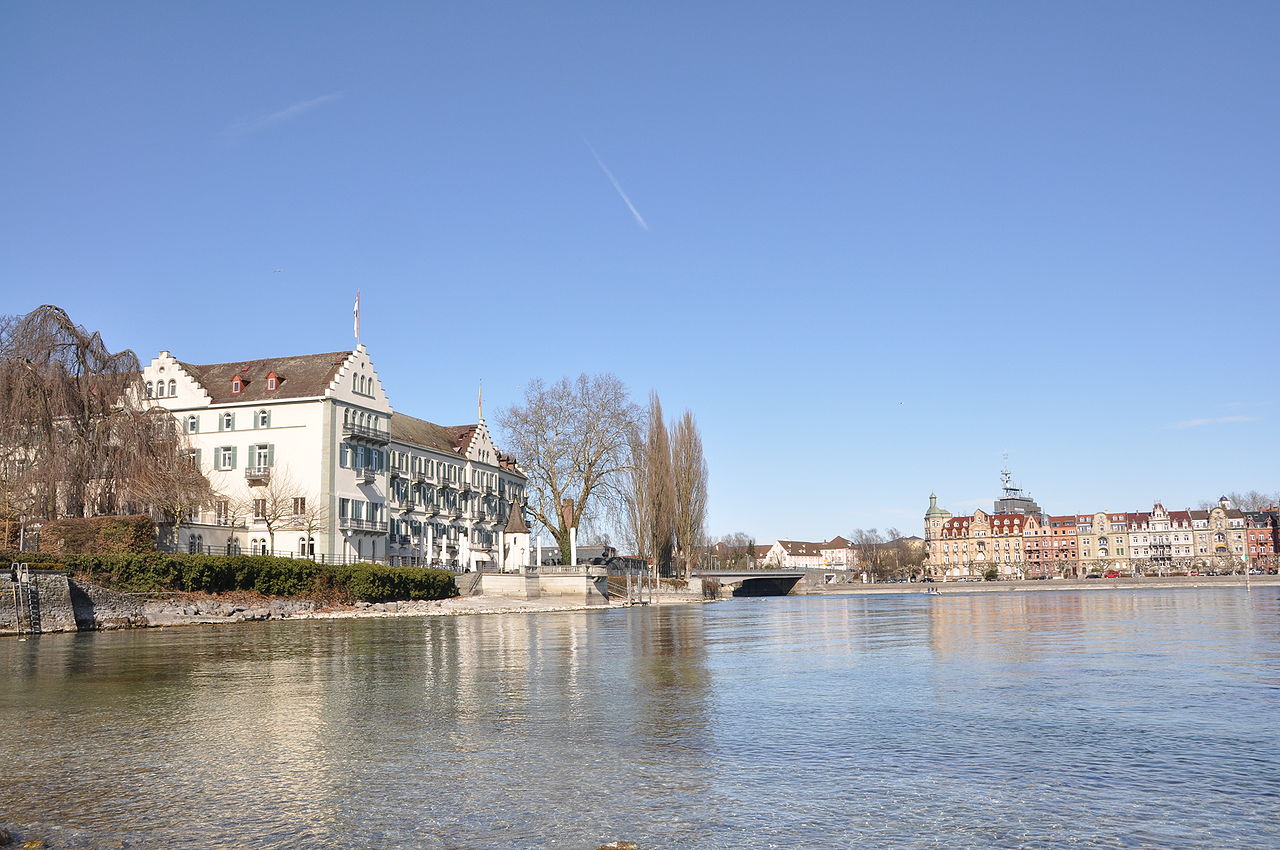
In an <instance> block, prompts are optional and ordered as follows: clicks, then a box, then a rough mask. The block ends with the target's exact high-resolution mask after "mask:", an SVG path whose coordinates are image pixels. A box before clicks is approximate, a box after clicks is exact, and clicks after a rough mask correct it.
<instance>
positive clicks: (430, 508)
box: [142, 345, 525, 569]
mask: <svg viewBox="0 0 1280 850" xmlns="http://www.w3.org/2000/svg"><path fill="white" fill-rule="evenodd" d="M142 380H143V385H144V386H145V387H146V392H147V393H148V394H149V395H150V397H151V403H152V404H153V405H158V406H161V407H164V408H166V409H168V410H169V411H170V412H171V413H172V414H173V416H174V418H175V420H176V421H177V424H178V427H179V428H180V429H181V430H182V431H183V433H184V434H185V435H186V438H187V440H188V442H189V446H190V449H191V451H192V452H193V454H194V459H195V462H197V463H198V464H199V466H200V469H201V470H202V471H203V472H204V473H205V474H206V475H207V476H208V477H209V480H210V482H211V483H212V485H213V487H214V489H215V490H216V491H217V492H218V493H219V498H218V500H217V502H216V503H215V504H214V505H213V506H212V508H211V509H210V510H208V511H205V512H203V513H202V515H201V516H199V517H195V518H193V520H194V521H193V522H191V523H189V524H185V525H184V526H183V527H182V529H181V530H180V539H179V540H178V541H177V543H178V545H179V546H181V547H182V548H185V549H187V550H188V551H213V552H234V551H242V552H263V551H267V550H268V549H271V550H273V551H275V552H276V553H278V554H286V553H287V554H295V555H305V556H314V557H316V558H318V559H323V560H326V561H355V560H373V561H380V562H387V563H391V564H395V565H432V564H435V565H445V566H453V567H456V568H458V569H470V568H475V567H480V566H485V565H493V566H498V565H500V562H501V561H502V558H503V553H502V547H501V546H500V545H498V540H499V538H500V537H501V529H502V527H503V525H504V524H505V521H506V519H507V516H508V513H509V512H510V510H511V508H512V505H513V504H514V505H521V504H523V501H524V492H525V479H524V476H523V475H522V474H521V473H520V471H519V469H518V468H517V467H516V465H515V463H514V461H512V460H511V459H510V458H507V457H506V456H505V455H502V454H501V453H500V452H499V451H498V450H497V449H496V447H494V445H493V443H492V441H491V440H490V438H489V434H488V429H487V427H486V426H485V424H484V422H483V420H481V421H480V422H479V423H477V424H475V425H467V426H457V427H453V428H446V427H442V426H438V425H433V424H432V423H429V422H424V421H422V420H417V419H413V418H412V417H405V416H402V415H401V414H397V413H395V412H394V411H393V409H392V406H391V402H390V400H389V399H388V397H387V394H386V392H385V390H384V389H383V386H382V383H381V381H380V380H379V379H378V375H377V371H376V369H375V368H374V366H373V363H372V361H371V360H370V358H369V354H368V351H367V350H366V349H365V347H364V346H363V345H360V346H357V347H356V348H355V350H353V351H349V352H333V353H329V354H312V355H303V356H298V357H282V358H267V359H262V360H254V361H245V362H243V363H223V364H214V365H210V366H195V365H192V364H187V363H182V362H180V361H178V360H177V359H175V358H174V357H173V356H172V355H171V354H170V353H169V352H167V351H162V352H160V353H159V354H158V355H157V356H156V357H155V358H154V359H153V360H152V361H151V362H150V363H149V364H147V365H146V367H145V368H144V369H143V376H142ZM273 544H274V545H273Z"/></svg>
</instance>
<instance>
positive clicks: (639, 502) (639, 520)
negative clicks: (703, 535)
mask: <svg viewBox="0 0 1280 850" xmlns="http://www.w3.org/2000/svg"><path fill="white" fill-rule="evenodd" d="M627 449H628V451H629V452H630V456H631V464H630V466H629V467H628V469H627V471H626V472H625V473H624V475H623V476H622V483H621V485H620V487H619V504H620V510H619V512H618V521H619V526H620V530H621V531H622V536H623V538H624V539H625V540H626V541H627V544H628V545H629V546H631V547H632V548H631V551H632V553H633V554H635V555H637V556H638V557H641V558H645V559H648V558H649V499H648V496H647V495H646V494H647V492H648V487H647V486H646V485H647V483H648V482H647V479H646V476H645V470H644V469H643V461H644V452H645V434H644V433H643V432H642V431H641V430H640V427H639V426H638V425H636V426H634V427H632V429H631V433H630V434H629V435H628V437H627Z"/></svg>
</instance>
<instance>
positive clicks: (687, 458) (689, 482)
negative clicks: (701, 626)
mask: <svg viewBox="0 0 1280 850" xmlns="http://www.w3.org/2000/svg"><path fill="white" fill-rule="evenodd" d="M671 471H672V476H673V478H674V480H675V488H674V489H675V511H674V517H673V519H674V521H675V522H674V525H675V538H676V551H677V552H678V553H679V556H680V560H681V561H682V562H683V564H684V574H685V576H686V577H689V576H691V575H692V574H693V565H694V562H695V561H696V560H697V557H698V553H699V552H701V551H702V549H703V546H704V545H705V542H706V523H707V461H706V458H704V457H703V454H702V435H701V434H700V433H699V432H698V423H697V422H696V421H694V418H693V413H692V412H691V411H688V410H686V411H685V412H684V415H683V416H681V417H680V419H679V421H677V422H676V424H675V427H674V428H673V429H672V433H671Z"/></svg>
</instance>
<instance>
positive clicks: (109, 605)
mask: <svg viewBox="0 0 1280 850" xmlns="http://www.w3.org/2000/svg"><path fill="white" fill-rule="evenodd" d="M33 581H34V583H35V586H36V595H37V597H38V600H39V621H40V629H39V631H40V632H42V633H50V632H74V631H98V630H111V629H137V628H152V627H161V626H187V625H221V624H225V623H244V622H255V621H265V620H287V619H346V618H353V617H415V616H416V617H424V616H445V615H456V614H515V613H535V612H550V611H592V610H608V609H610V608H621V607H626V603H623V602H613V603H606V602H605V601H604V600H603V599H601V600H600V601H598V602H587V603H583V602H576V601H575V602H570V601H569V600H568V599H567V598H556V597H544V598H541V599H511V598H506V597H501V596H484V595H479V596H458V597H454V598H452V599H439V600H418V601H406V602H356V603H354V604H350V605H342V604H325V603H320V602H315V601H312V600H307V599H294V598H288V597H270V596H261V595H258V594H223V595H220V596H215V595H210V594H197V593H183V594H178V593H167V594H139V593H120V592H118V591H114V590H108V589H107V588H103V587H98V586H95V585H92V584H87V583H83V582H78V581H75V580H72V579H68V578H67V576H66V575H65V574H63V573H53V572H48V573H44V572H42V573H39V574H36V575H35V577H34V579H33ZM14 588H15V585H14V583H13V582H12V581H10V580H9V579H8V577H7V576H6V577H4V578H3V579H0V635H6V634H7V635H13V634H21V633H26V632H29V631H30V629H29V628H25V627H20V626H23V625H24V624H21V623H20V622H19V621H20V619H21V618H20V617H19V613H18V610H19V606H18V602H17V599H18V596H17V594H15V592H14ZM654 601H655V602H656V603H657V604H662V605H670V604H678V603H692V602H703V601H705V600H703V599H702V598H701V597H699V596H697V595H695V594H692V593H661V594H658V597H657V599H656V600H654Z"/></svg>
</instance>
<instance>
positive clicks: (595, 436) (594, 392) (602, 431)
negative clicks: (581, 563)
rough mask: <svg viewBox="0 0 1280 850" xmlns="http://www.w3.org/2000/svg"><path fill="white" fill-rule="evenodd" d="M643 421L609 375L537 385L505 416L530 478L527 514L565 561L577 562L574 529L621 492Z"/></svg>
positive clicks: (508, 437)
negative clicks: (572, 540) (573, 558)
mask: <svg viewBox="0 0 1280 850" xmlns="http://www.w3.org/2000/svg"><path fill="white" fill-rule="evenodd" d="M638 419H639V408H637V407H636V405H635V404H634V403H632V402H631V400H630V399H629V398H628V396H627V391H626V387H624V386H623V384H622V382H621V381H619V380H618V379H617V378H616V377H614V376H613V375H608V374H605V375H592V376H588V375H586V374H583V375H579V376H578V377H577V378H576V379H574V380H570V379H569V378H561V379H560V380H559V381H557V382H556V383H555V384H552V385H551V386H547V385H545V384H544V383H543V382H542V381H541V380H534V381H531V382H530V383H529V385H528V386H527V387H526V388H525V392H524V402H523V403H522V404H519V405H515V406H512V407H510V408H507V409H506V410H503V411H501V413H500V414H499V416H498V423H499V425H500V426H501V428H502V430H503V431H504V432H505V444H506V445H507V446H508V447H509V448H510V450H511V453H512V454H514V455H515V456H516V457H517V458H519V459H520V466H521V468H522V469H523V470H524V472H525V474H526V475H527V476H528V488H529V495H530V497H531V498H530V499H529V502H528V505H527V506H528V509H529V512H530V513H531V514H532V515H533V517H534V519H535V520H537V521H538V522H539V523H541V524H542V526H543V527H545V528H546V529H547V530H548V531H549V532H550V533H551V535H552V536H553V537H554V538H555V540H556V543H557V545H558V546H559V547H560V557H561V562H562V563H566V564H567V563H569V561H570V558H571V553H570V530H571V529H573V528H577V527H578V525H579V523H580V522H581V521H582V518H583V517H584V516H588V515H590V514H591V513H592V512H593V511H596V509H597V506H600V507H603V508H607V507H608V506H609V505H610V503H611V497H612V495H613V494H615V493H617V492H618V490H617V488H618V486H619V485H620V484H621V481H620V478H621V476H622V474H623V473H624V472H626V470H627V468H628V467H629V465H630V462H631V461H630V452H629V445H628V443H629V437H630V435H631V433H632V429H633V428H634V427H635V423H636V422H637V421H638ZM566 500H572V504H573V506H574V507H573V510H572V511H567V510H566Z"/></svg>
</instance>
